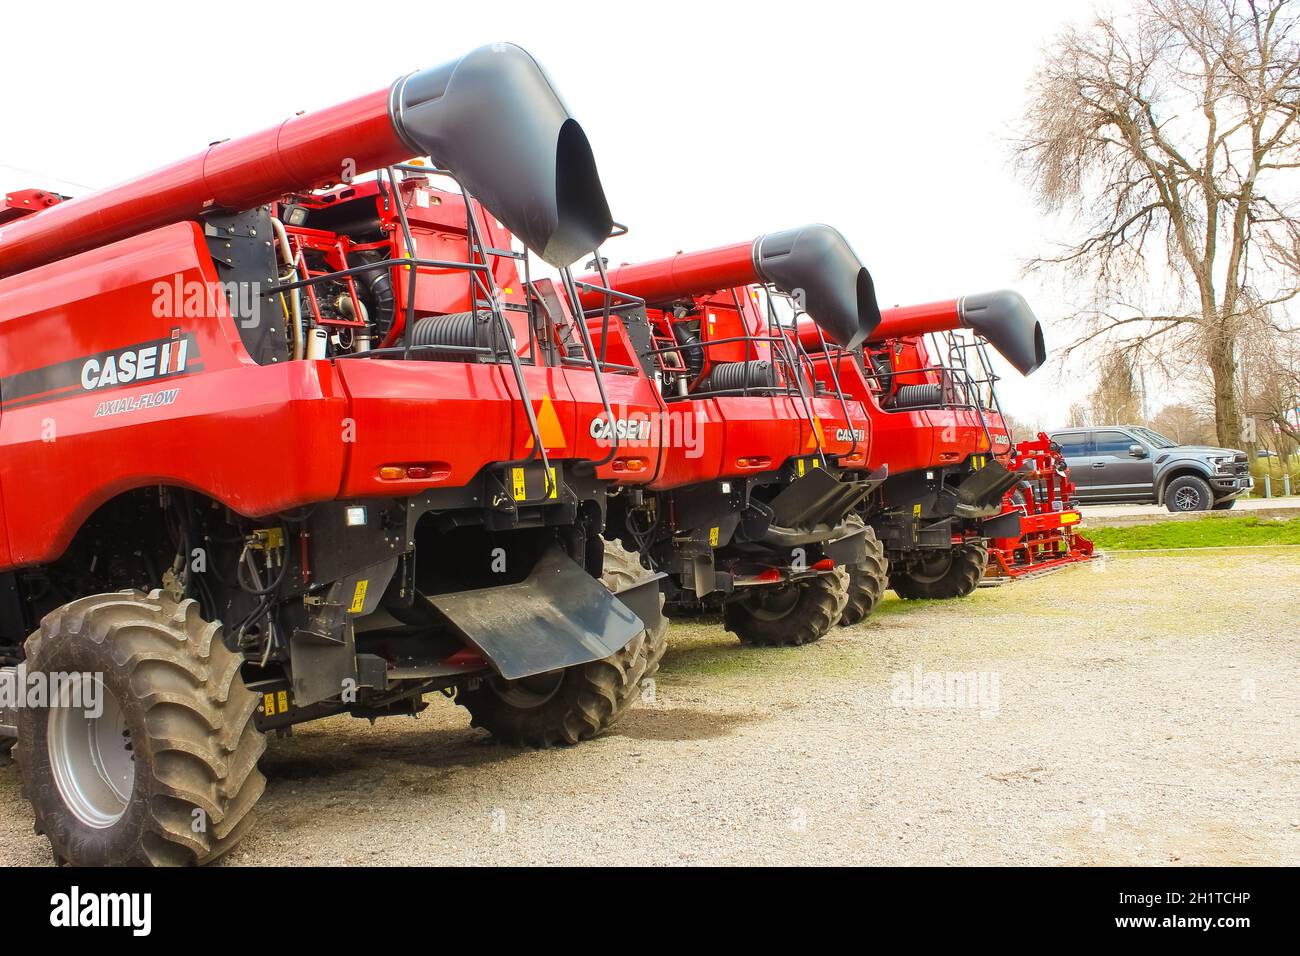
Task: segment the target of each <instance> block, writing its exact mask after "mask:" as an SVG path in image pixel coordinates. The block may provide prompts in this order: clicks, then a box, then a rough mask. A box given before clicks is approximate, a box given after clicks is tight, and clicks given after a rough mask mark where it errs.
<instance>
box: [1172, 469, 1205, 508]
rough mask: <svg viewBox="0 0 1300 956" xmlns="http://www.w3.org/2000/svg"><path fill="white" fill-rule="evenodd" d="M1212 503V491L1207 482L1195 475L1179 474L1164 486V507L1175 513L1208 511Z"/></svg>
mask: <svg viewBox="0 0 1300 956" xmlns="http://www.w3.org/2000/svg"><path fill="white" fill-rule="evenodd" d="M1213 505H1214V492H1212V491H1210V486H1209V483H1208V482H1206V480H1205V479H1204V478H1198V477H1197V476H1196V475H1181V476H1180V477H1178V478H1175V479H1174V480H1173V481H1171V482H1169V486H1168V487H1167V488H1165V507H1166V508H1168V509H1169V510H1170V511H1172V512H1174V513H1175V514H1182V513H1185V512H1189V511H1209V510H1210V508H1211V507H1213Z"/></svg>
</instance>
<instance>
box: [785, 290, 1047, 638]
mask: <svg viewBox="0 0 1300 956" xmlns="http://www.w3.org/2000/svg"><path fill="white" fill-rule="evenodd" d="M881 316H882V317H881V321H880V323H879V325H877V326H876V328H875V329H874V330H873V331H872V332H871V333H870V334H869V335H868V336H866V337H865V340H864V342H863V344H862V347H861V348H859V349H855V350H852V351H835V350H827V349H824V348H822V347H821V343H820V336H819V334H818V331H817V330H816V329H815V328H813V327H812V326H811V325H810V324H808V323H802V324H801V325H800V326H799V329H798V331H797V337H798V339H799V341H800V342H801V343H803V345H804V347H805V349H806V350H807V351H808V352H809V353H810V354H812V357H813V360H814V361H813V366H814V368H815V370H816V372H817V375H818V377H819V379H820V380H822V381H823V382H829V381H835V382H837V383H838V384H839V385H840V386H841V387H842V388H843V389H844V391H845V392H846V393H847V394H848V395H850V396H852V397H853V398H856V399H858V400H860V401H861V402H862V404H863V407H864V408H865V409H866V412H867V414H868V417H869V419H870V422H871V437H872V440H871V445H870V450H869V453H868V456H867V461H866V468H868V469H880V468H887V469H888V477H887V478H886V479H885V480H884V481H883V482H882V483H881V485H880V488H879V489H878V490H877V491H876V492H875V493H873V494H872V496H871V497H870V498H869V499H868V500H867V502H866V504H865V506H864V508H863V510H862V517H863V519H864V520H865V521H866V522H867V524H868V525H869V526H871V527H872V528H873V529H875V532H876V534H877V535H878V536H879V538H880V540H881V541H882V542H883V543H884V545H885V549H886V552H887V554H888V557H889V563H890V568H889V580H890V586H891V587H892V588H893V589H894V590H895V591H896V592H897V593H898V595H899V596H900V597H904V598H921V597H928V598H945V597H961V596H964V595H966V594H969V593H970V592H971V591H972V590H974V588H975V587H976V585H977V584H978V583H979V581H980V578H981V576H982V575H983V573H984V568H985V565H986V564H987V560H988V545H987V542H986V538H988V537H990V536H992V535H993V534H994V533H996V534H998V535H1004V534H1007V533H1009V530H1008V529H1009V525H1010V523H1011V522H1012V521H1013V520H1014V516H1010V517H1008V516H1005V515H1004V508H1003V496H1004V495H1005V494H1006V493H1007V492H1008V490H1009V489H1011V488H1012V487H1013V486H1014V485H1015V484H1016V482H1017V481H1018V480H1019V479H1020V477H1021V476H1020V475H1019V474H1018V473H1017V472H1015V471H1013V470H1012V469H1010V468H1009V467H1008V463H1009V456H1010V454H1011V440H1010V436H1009V435H1008V433H1007V428H1006V422H1005V420H1004V419H1003V417H1002V412H1001V410H1000V407H999V405H998V400H997V392H996V388H995V384H996V382H997V375H996V373H995V372H994V370H993V366H992V364H991V360H990V358H989V356H988V353H987V351H986V346H987V345H992V346H993V347H994V348H995V349H996V350H997V351H998V352H1000V353H1001V354H1002V355H1003V356H1004V357H1005V358H1006V359H1007V361H1008V362H1010V363H1011V365H1012V366H1013V367H1015V368H1016V369H1017V370H1018V371H1020V372H1022V373H1023V374H1030V373H1032V372H1033V371H1034V370H1035V369H1037V368H1038V367H1039V366H1040V365H1042V363H1043V362H1044V361H1045V360H1046V347H1045V345H1044V340H1043V333H1042V328H1041V326H1040V325H1039V323H1038V320H1037V318H1036V317H1035V316H1034V313H1033V311H1032V309H1030V307H1029V305H1028V304H1027V303H1026V302H1025V300H1024V299H1023V298H1022V297H1021V296H1020V295H1019V294H1017V293H1015V292H1009V291H1003V292H994V293H987V294H981V295H969V296H965V297H963V298H960V299H950V300H946V301H942V302H935V303H930V304H926V305H918V306H906V307H901V308H893V309H885V310H883V311H882V313H881ZM995 523H996V524H995ZM1017 533H1018V532H1017ZM867 584H868V586H870V582H867ZM849 606H850V609H851V610H852V609H853V608H854V607H864V608H866V611H867V612H869V610H870V607H871V606H872V602H871V601H869V600H868V601H858V602H855V598H854V589H853V588H852V587H851V589H850V605H849ZM861 616H863V615H861V614H856V613H850V614H847V615H846V619H845V623H852V622H853V621H854V620H856V619H860V617H861Z"/></svg>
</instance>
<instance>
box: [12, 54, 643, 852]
mask: <svg viewBox="0 0 1300 956" xmlns="http://www.w3.org/2000/svg"><path fill="white" fill-rule="evenodd" d="M412 155H416V156H419V155H429V156H431V157H432V160H433V162H434V163H436V164H437V165H436V167H431V166H420V165H411V164H404V163H402V162H401V161H402V160H403V159H405V158H407V157H410V156H412ZM369 170H375V171H377V178H376V179H374V180H369V181H364V182H362V181H353V178H352V175H351V174H352V173H353V172H354V171H355V172H358V173H363V172H366V171H369ZM442 176H446V177H450V178H452V179H454V180H455V182H456V183H458V184H459V185H460V186H461V187H462V191H460V192H457V191H450V190H444V189H437V188H434V186H433V185H432V180H433V178H434V177H442ZM471 197H472V198H471ZM53 198H54V199H55V201H53V202H43V203H40V204H37V205H36V206H30V205H29V206H27V207H26V208H23V209H22V210H21V211H22V213H23V214H22V215H21V216H12V218H11V219H10V221H8V222H6V223H5V226H4V228H3V232H2V234H0V402H2V404H0V447H3V454H0V508H2V509H3V519H4V521H3V527H4V534H0V655H3V656H4V658H6V661H5V662H6V663H8V664H10V665H11V666H10V667H9V668H8V669H7V670H6V671H5V672H4V673H3V677H4V679H6V680H8V681H10V682H12V684H13V685H14V686H16V687H18V688H22V687H24V686H26V683H25V682H26V680H27V679H28V678H29V677H30V676H32V675H33V674H40V675H53V674H56V673H57V674H66V675H69V683H68V684H67V686H66V689H67V691H68V693H67V694H65V695H63V696H61V697H59V698H57V699H53V700H50V701H47V702H45V703H43V704H41V705H40V706H25V707H17V708H14V709H11V710H8V711H4V712H0V732H2V731H3V730H8V731H9V732H10V733H14V732H16V735H17V747H16V751H15V752H16V755H17V759H18V762H19V765H20V770H21V775H22V781H23V790H24V793H25V794H26V796H27V797H28V799H29V800H30V801H31V803H32V806H33V808H34V811H35V816H36V825H37V828H38V831H39V832H43V833H45V834H46V835H47V836H48V837H49V840H50V842H51V845H52V847H53V850H54V853H55V856H56V858H58V859H60V860H67V861H70V862H72V863H78V864H114V863H154V864H160V863H191V862H204V861H207V860H211V859H214V858H216V857H218V856H220V855H221V854H222V853H224V852H226V851H227V850H229V849H230V847H231V846H232V845H234V843H235V842H237V841H238V840H239V838H240V836H241V834H242V833H243V832H244V829H245V827H246V826H247V823H248V821H249V819H250V817H249V813H250V811H251V810H252V808H253V805H254V804H255V803H256V802H257V800H258V798H259V797H260V795H261V793H262V790H263V786H264V782H263V778H262V776H261V775H260V773H259V771H258V769H257V762H258V758H259V757H260V755H261V753H262V751H263V749H264V747H265V741H264V734H265V733H267V732H269V731H272V730H278V729H283V728H287V727H290V726H292V725H294V724H297V723H299V722H302V721H306V720H311V719H314V718H317V717H324V716H328V715H332V714H338V713H349V714H352V715H354V716H358V717H365V718H371V719H373V718H375V717H380V716H386V715H395V714H412V713H415V712H417V711H418V710H419V709H421V708H422V707H423V706H424V705H423V702H422V697H423V695H425V694H427V693H429V692H433V691H441V692H443V693H446V694H448V695H449V696H450V695H454V697H455V699H456V701H457V702H458V703H460V704H462V705H464V706H465V707H466V708H468V710H469V711H470V714H471V716H472V719H473V721H474V723H475V724H476V725H478V726H481V727H484V728H486V729H488V730H489V731H491V732H492V733H493V734H494V735H496V736H497V737H498V738H500V739H502V740H506V741H514V742H518V743H524V744H533V745H547V744H552V743H573V742H576V741H578V740H579V739H583V738H586V737H590V736H593V735H594V734H596V733H599V732H600V731H602V730H603V729H605V728H606V727H608V726H609V725H610V724H611V723H613V722H614V721H615V720H616V719H618V717H619V716H620V715H621V714H622V713H623V711H624V710H625V709H626V708H627V707H628V706H629V704H630V703H631V702H632V700H633V698H634V697H635V696H636V692H637V688H638V684H639V682H640V681H641V680H642V679H643V678H644V677H645V676H646V675H647V674H648V673H649V672H650V671H652V670H653V667H654V666H655V664H656V662H657V661H658V658H659V654H660V653H661V651H660V650H659V648H661V646H662V643H663V640H664V638H665V632H666V622H665V621H664V619H663V617H662V613H661V602H662V598H661V595H660V593H659V591H660V588H659V584H658V580H657V578H658V576H657V575H655V574H652V573H650V572H648V571H645V570H644V569H642V568H641V566H640V564H639V563H638V562H637V559H636V557H635V556H634V555H628V554H626V553H625V552H622V551H620V550H619V549H617V548H612V547H607V545H606V544H605V542H604V541H603V540H602V537H601V534H602V531H603V529H604V527H605V507H606V501H607V498H608V495H609V493H610V489H611V488H612V487H613V484H614V482H615V481H617V483H618V487H619V488H620V489H623V491H624V493H627V489H630V488H633V487H635V485H636V484H637V483H638V481H641V480H642V479H643V480H644V481H645V482H649V481H650V480H651V477H652V475H653V474H654V471H655V469H656V468H657V467H658V465H659V462H658V454H659V436H658V432H657V428H658V424H657V423H658V419H657V417H656V413H657V412H658V411H659V409H660V408H661V401H660V398H659V396H658V395H657V394H656V393H655V390H654V388H653V385H652V383H651V382H650V380H649V379H648V378H647V376H646V375H644V374H643V372H642V370H641V368H640V367H639V366H638V365H636V363H628V365H627V366H625V367H615V365H614V363H613V362H612V361H607V360H606V358H605V356H606V353H608V352H612V351H613V347H612V346H613V344H615V343H617V342H622V343H623V351H624V352H630V345H628V344H627V341H626V334H625V333H624V332H623V331H622V327H621V325H618V324H614V325H609V324H608V322H607V326H608V327H607V328H606V331H607V334H606V336H605V337H604V339H603V340H602V342H601V345H600V347H599V348H598V347H597V346H596V345H595V344H594V342H593V339H592V337H591V335H590V334H589V328H588V324H587V323H584V322H576V323H574V322H572V321H570V322H567V323H566V322H564V321H562V317H561V316H560V315H559V313H557V312H556V311H555V309H554V306H555V303H556V302H557V301H559V300H560V299H561V298H563V297H565V296H566V295H567V297H568V298H569V300H570V301H574V300H576V290H575V289H574V287H573V285H572V276H571V274H570V273H569V272H568V269H567V265H568V263H570V262H571V261H573V260H574V259H576V258H577V257H579V256H584V255H590V254H591V253H592V252H593V251H594V250H595V249H596V248H597V247H598V246H599V244H600V243H601V242H602V241H603V240H604V239H605V238H606V237H607V236H608V235H609V234H610V232H611V228H612V220H611V217H610V213H609V208H608V205H607V203H606V199H605V196H604V193H603V190H602V188H601V185H600V180H599V177H598V175H597V172H596V166H595V160H594V158H593V156H592V153H591V150H590V147H589V146H588V143H587V140H586V137H585V134H584V133H583V131H582V128H581V127H580V126H579V125H578V124H577V122H576V121H575V120H574V119H573V118H572V117H571V116H570V115H569V114H568V112H567V110H566V109H565V107H564V105H563V103H562V102H561V100H560V99H559V97H558V95H557V94H556V93H555V91H554V90H553V88H552V87H551V84H550V82H549V80H548V79H547V78H546V75H545V74H544V72H543V71H542V70H541V68H540V67H539V66H538V64H537V63H536V62H535V61H534V60H533V59H532V58H531V57H530V56H529V55H528V54H527V53H525V52H524V51H522V50H520V49H519V48H518V47H514V46H511V45H509V44H497V45H493V46H491V47H484V48H481V49H479V50H475V51H473V52H471V53H469V54H467V55H466V56H465V57H463V58H461V59H460V60H457V61H455V62H453V63H449V64H447V65H445V66H441V67H437V68H433V69H429V70H424V71H420V72H417V73H413V74H410V75H408V76H406V77H403V78H402V79H400V80H398V81H397V82H396V83H394V84H393V86H392V87H391V88H389V89H384V90H380V91H378V92H376V93H374V94H372V95H369V96H364V97H361V98H359V99H356V100H353V101H350V102H348V103H344V104H342V105H340V106H336V107H333V108H330V109H325V110H321V111H318V112H314V113H306V114H301V115H298V116H296V117H294V118H292V119H289V120H287V121H286V122H284V123H283V124H281V125H279V126H277V127H274V128H272V129H269V130H266V131H264V132H261V133H257V134H254V135H252V136H248V137H245V138H242V139H237V140H233V141H227V142H222V143H219V144H216V145H213V146H212V147H210V148H209V149H208V150H207V151H205V152H204V153H201V154H199V155H197V156H195V157H193V158H191V159H189V160H186V161H183V162H180V163H177V164H175V165H173V166H169V167H166V168H165V169H162V170H159V171H157V172H155V173H151V174H149V175H146V176H143V177H141V178H139V179H136V180H133V181H131V182H128V183H126V184H124V185H121V186H118V187H115V188H112V189H106V190H102V191H99V192H94V193H90V194H88V195H86V196H84V197H81V198H77V199H73V200H70V201H66V202H65V201H62V198H61V197H53ZM10 206H11V208H12V201H11V203H10ZM512 234H513V236H514V237H517V238H518V239H519V240H520V241H521V242H522V244H523V245H524V246H525V247H526V248H527V249H528V250H531V251H532V252H534V253H536V254H537V255H538V256H540V257H541V258H542V259H544V260H545V261H546V262H548V263H550V264H551V265H553V266H555V267H557V268H558V269H559V270H560V278H559V279H558V280H542V279H537V280H534V279H533V278H532V276H531V268H530V265H529V263H530V259H529V256H528V254H527V253H526V252H517V251H514V249H513V247H512ZM566 290H567V292H566ZM615 407H617V408H619V409H621V410H623V411H624V413H625V414H626V413H629V412H630V413H632V414H635V415H639V416H642V417H643V418H644V419H645V420H646V421H647V422H649V423H650V424H649V425H647V427H646V428H644V429H641V430H638V431H637V432H636V434H632V435H615V436H614V437H613V438H612V440H609V441H600V440H598V439H597V437H596V435H597V433H599V432H600V428H599V427H595V426H593V425H592V423H593V422H594V421H597V420H603V421H605V422H611V421H613V420H614V418H615V415H614V413H613V409H614V408H615ZM37 476H39V478H38V477H37ZM607 550H609V551H610V553H609V554H607V553H606V551H607ZM28 635H31V636H30V637H28ZM24 638H26V641H25V642H24ZM10 699H12V698H10ZM96 702H97V703H96ZM92 705H93V706H92Z"/></svg>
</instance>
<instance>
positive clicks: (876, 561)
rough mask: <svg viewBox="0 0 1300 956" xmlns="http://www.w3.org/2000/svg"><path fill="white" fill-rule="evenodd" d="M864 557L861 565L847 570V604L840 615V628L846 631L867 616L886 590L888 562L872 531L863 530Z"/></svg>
mask: <svg viewBox="0 0 1300 956" xmlns="http://www.w3.org/2000/svg"><path fill="white" fill-rule="evenodd" d="M866 545H867V556H866V558H865V559H864V560H863V561H862V563H861V564H854V565H850V566H849V569H848V571H849V591H848V601H847V602H846V603H845V605H844V613H843V614H841V615H840V626H841V627H848V626H850V625H852V624H857V623H858V622H859V621H864V620H866V619H867V618H868V617H870V616H871V612H872V611H874V610H875V609H876V605H877V604H879V603H880V599H881V598H882V597H883V596H884V594H885V588H887V587H889V559H888V558H887V557H885V546H884V545H883V544H881V543H880V539H879V538H877V537H876V532H875V530H874V529H872V528H867V529H866Z"/></svg>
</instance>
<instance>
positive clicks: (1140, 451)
mask: <svg viewBox="0 0 1300 956" xmlns="http://www.w3.org/2000/svg"><path fill="white" fill-rule="evenodd" d="M1128 453H1129V454H1130V455H1132V456H1133V457H1134V458H1145V457H1146V456H1147V450H1146V449H1145V448H1143V447H1142V446H1141V445H1129V446H1128Z"/></svg>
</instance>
